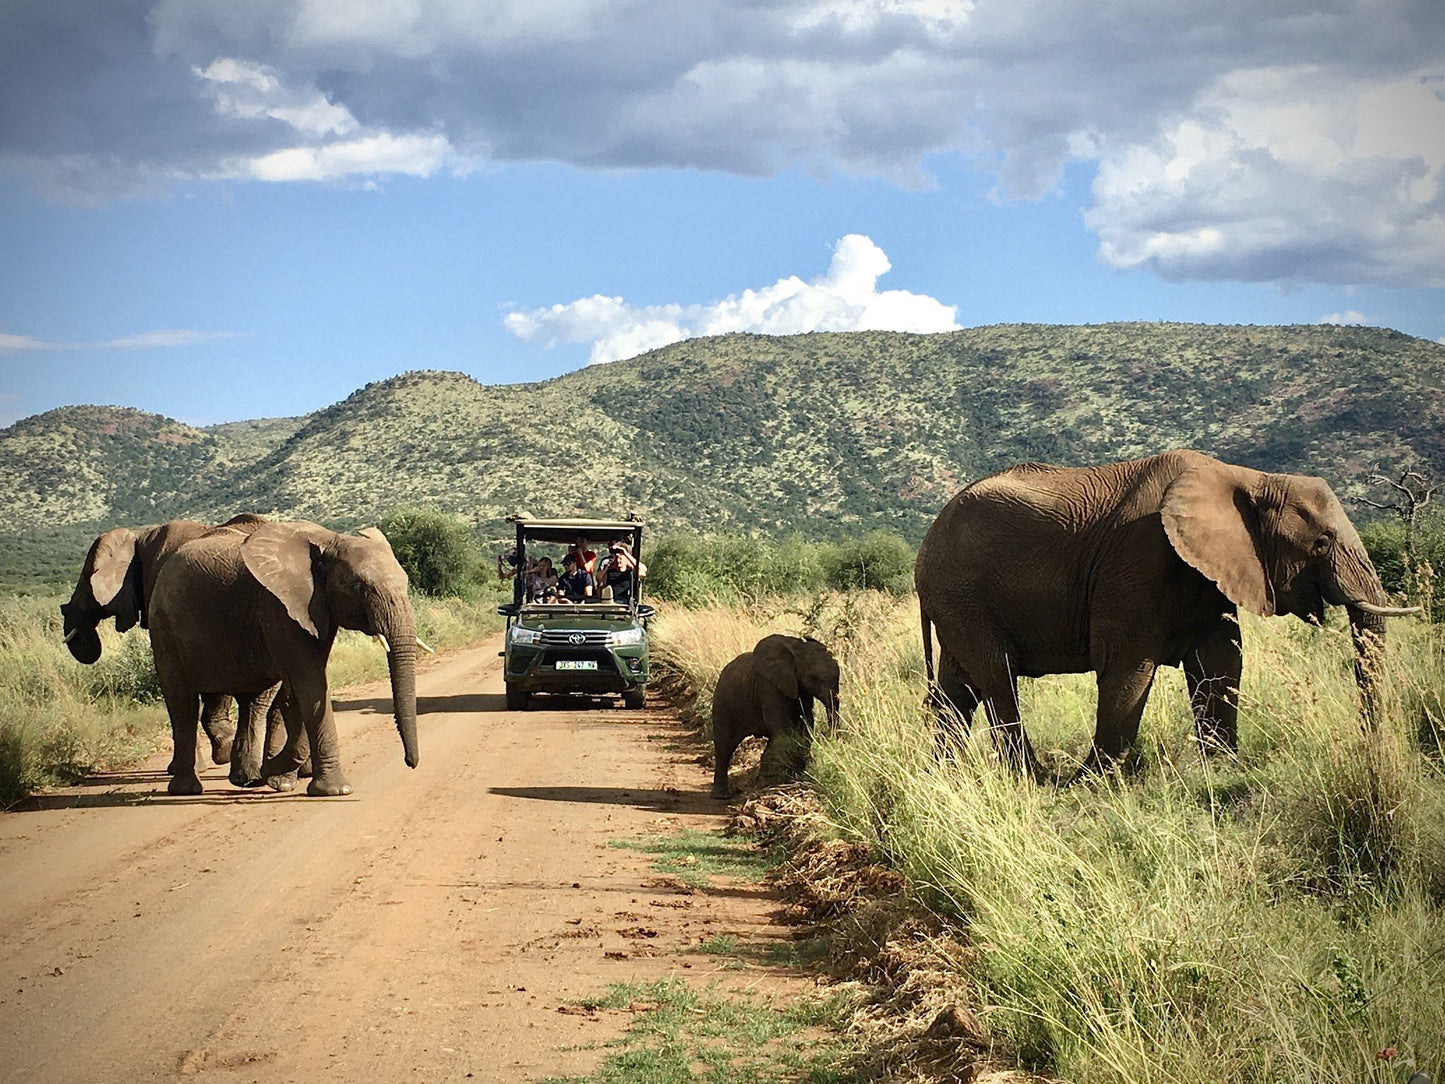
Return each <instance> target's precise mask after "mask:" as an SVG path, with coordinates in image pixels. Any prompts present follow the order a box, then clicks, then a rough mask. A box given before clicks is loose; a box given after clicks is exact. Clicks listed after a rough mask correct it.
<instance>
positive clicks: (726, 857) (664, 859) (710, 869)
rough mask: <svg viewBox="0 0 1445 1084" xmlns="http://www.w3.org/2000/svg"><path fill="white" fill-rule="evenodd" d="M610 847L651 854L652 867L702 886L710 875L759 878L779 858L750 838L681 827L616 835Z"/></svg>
mask: <svg viewBox="0 0 1445 1084" xmlns="http://www.w3.org/2000/svg"><path fill="white" fill-rule="evenodd" d="M608 846H610V847H617V848H619V849H622V850H628V851H639V852H641V853H642V854H647V855H651V856H652V868H653V869H655V870H657V871H658V872H659V873H666V874H668V875H669V876H672V877H676V878H677V879H678V880H679V881H682V882H683V883H684V884H688V885H692V886H693V887H694V888H702V887H704V886H706V885H707V884H709V883H710V882H709V878H711V877H739V878H746V879H748V880H757V879H759V878H761V877H762V876H763V875H764V874H765V873H767V872H768V870H769V869H771V868H772V867H773V866H775V865H776V864H777V862H778V859H779V857H780V856H779V855H778V854H777V853H775V852H772V851H764V850H760V849H759V848H758V847H757V845H756V844H755V843H753V842H752V841H751V840H747V839H729V838H727V837H726V836H721V835H718V834H716V833H714V832H699V831H697V830H696V829H691V828H685V829H683V830H682V831H679V832H674V833H669V834H667V835H660V836H648V837H646V838H644V839H614V840H612V841H610V842H609V843H608Z"/></svg>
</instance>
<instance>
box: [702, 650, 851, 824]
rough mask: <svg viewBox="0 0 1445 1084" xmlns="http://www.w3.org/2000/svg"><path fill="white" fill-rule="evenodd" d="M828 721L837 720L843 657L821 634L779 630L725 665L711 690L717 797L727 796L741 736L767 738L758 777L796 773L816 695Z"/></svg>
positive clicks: (809, 737)
mask: <svg viewBox="0 0 1445 1084" xmlns="http://www.w3.org/2000/svg"><path fill="white" fill-rule="evenodd" d="M815 700H821V701H822V702H823V710H824V711H825V712H826V713H827V720H828V726H829V728H830V729H831V728H832V727H833V726H835V725H836V724H837V721H838V662H837V660H836V659H834V658H833V655H832V653H831V652H829V650H828V649H827V648H826V647H824V646H823V645H822V644H821V643H819V642H818V641H817V640H814V639H811V638H802V637H798V636H783V635H779V634H774V635H772V636H764V637H763V638H762V639H761V640H759V641H758V642H757V645H756V646H755V647H754V648H753V649H752V650H751V651H747V652H744V653H743V654H741V655H739V656H738V657H737V658H735V659H733V661H732V662H730V663H728V664H727V665H726V666H724V667H723V670H722V673H721V674H719V675H718V679H717V686H716V687H715V688H714V690H713V696H712V740H713V756H714V760H713V784H712V796H713V797H714V798H726V797H728V794H729V791H728V768H729V766H730V765H731V764H732V760H733V753H735V752H736V751H737V747H738V746H739V745H741V744H742V741H743V739H744V738H749V737H760V738H767V739H768V745H767V748H766V749H764V750H763V759H762V762H761V763H760V764H759V765H758V779H759V781H761V782H777V781H778V780H780V779H783V778H785V777H788V776H791V775H796V774H797V773H798V772H800V771H802V769H803V766H804V765H805V764H806V763H807V759H808V751H809V749H810V747H811V744H812V736H813V702H814V701H815Z"/></svg>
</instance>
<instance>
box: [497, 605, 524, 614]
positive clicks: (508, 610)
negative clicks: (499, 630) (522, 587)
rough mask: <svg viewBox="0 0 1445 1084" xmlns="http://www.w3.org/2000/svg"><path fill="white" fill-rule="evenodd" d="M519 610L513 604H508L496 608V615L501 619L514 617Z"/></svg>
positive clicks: (518, 607)
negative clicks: (501, 617)
mask: <svg viewBox="0 0 1445 1084" xmlns="http://www.w3.org/2000/svg"><path fill="white" fill-rule="evenodd" d="M519 609H521V607H520V606H518V605H517V603H515V602H508V603H505V604H504V605H501V606H498V607H497V613H499V614H500V615H501V616H503V617H516V616H517V611H518V610H519Z"/></svg>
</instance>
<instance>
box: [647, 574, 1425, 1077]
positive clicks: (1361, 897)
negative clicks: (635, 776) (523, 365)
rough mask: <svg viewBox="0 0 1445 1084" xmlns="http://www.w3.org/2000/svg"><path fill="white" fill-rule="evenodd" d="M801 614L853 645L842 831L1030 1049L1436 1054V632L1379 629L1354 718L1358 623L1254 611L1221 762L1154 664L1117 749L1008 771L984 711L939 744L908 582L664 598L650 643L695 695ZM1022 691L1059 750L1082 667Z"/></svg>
mask: <svg viewBox="0 0 1445 1084" xmlns="http://www.w3.org/2000/svg"><path fill="white" fill-rule="evenodd" d="M805 629H810V630H811V631H813V632H814V633H815V634H818V635H820V636H821V637H822V638H824V639H825V640H829V641H830V642H831V643H832V645H833V646H834V648H835V651H836V653H837V654H839V656H840V659H841V660H842V662H843V667H844V679H843V692H842V696H843V726H842V728H841V733H840V734H839V735H837V736H836V737H832V738H828V737H822V738H820V740H819V741H818V742H817V743H816V745H815V751H814V758H813V763H812V769H811V772H812V777H813V780H814V783H815V786H816V788H817V790H818V791H819V794H820V796H821V798H822V801H823V803H824V806H825V808H826V810H827V812H828V815H829V817H830V819H831V821H832V824H833V825H834V829H835V830H836V831H837V832H838V833H839V834H840V835H842V836H845V837H847V838H850V839H855V840H861V841H864V842H866V843H868V844H869V845H870V846H871V847H872V848H873V849H874V850H875V852H876V853H878V854H879V855H880V856H882V857H883V858H885V859H886V860H887V861H889V862H890V863H891V864H892V865H893V866H895V867H896V868H897V869H899V870H900V871H901V872H903V873H904V874H906V876H907V877H908V879H909V881H910V883H911V884H912V885H913V887H914V891H915V892H916V893H917V895H918V897H919V899H920V901H922V902H923V903H926V904H927V905H929V906H931V907H933V908H935V909H936V910H938V911H940V912H942V913H944V914H946V915H948V916H951V918H952V919H953V920H954V921H955V922H956V923H957V924H958V927H959V929H960V931H961V934H962V936H964V937H965V938H966V939H967V941H968V943H969V945H970V946H971V949H972V951H971V954H970V956H971V961H972V962H971V964H970V965H969V968H968V972H967V974H966V975H963V976H959V981H960V982H962V983H964V984H966V985H967V986H968V987H969V988H970V989H971V990H972V991H973V994H974V999H975V1002H976V1004H977V1005H978V1006H979V1007H980V1009H981V1013H982V1016H983V1018H984V1019H985V1021H986V1023H987V1026H988V1028H989V1030H990V1032H991V1034H992V1035H993V1036H994V1038H995V1039H996V1040H998V1041H999V1042H1000V1043H1002V1044H1003V1045H1004V1047H1005V1048H1006V1049H1008V1050H1011V1051H1013V1054H1014V1056H1015V1057H1016V1058H1017V1060H1018V1062H1019V1063H1020V1064H1021V1065H1023V1066H1025V1067H1028V1068H1031V1069H1034V1070H1036V1071H1040V1072H1043V1073H1047V1074H1050V1075H1054V1076H1057V1077H1060V1078H1063V1079H1066V1080H1071V1081H1079V1082H1088V1084H1094V1082H1110V1084H1116V1082H1117V1084H1122V1082H1129V1084H1139V1082H1144V1081H1148V1082H1170V1084H1176V1082H1177V1084H1196V1082H1197V1084H1204V1082H1206V1081H1207V1082H1209V1084H1217V1082H1219V1081H1281V1082H1283V1081H1291V1082H1293V1081H1394V1080H1399V1081H1403V1080H1404V1079H1405V1078H1406V1077H1408V1076H1409V1075H1410V1072H1412V1071H1414V1070H1416V1069H1425V1070H1426V1071H1429V1072H1431V1073H1434V1074H1437V1076H1436V1079H1438V1078H1439V1077H1438V1074H1439V1072H1440V1070H1441V1067H1442V1066H1441V1059H1442V1058H1445V1012H1442V1010H1441V1005H1442V1001H1445V999H1442V994H1441V991H1442V990H1445V921H1442V917H1445V916H1442V905H1445V777H1442V767H1441V750H1440V743H1439V734H1440V733H1441V720H1442V718H1445V712H1442V704H1441V690H1442V689H1445V641H1442V637H1441V635H1440V630H1438V629H1434V630H1432V629H1431V628H1430V627H1429V626H1427V625H1424V624H1423V623H1419V622H1407V623H1399V624H1396V625H1395V626H1394V627H1393V630H1392V631H1393V633H1394V635H1393V637H1392V639H1391V642H1390V646H1389V650H1388V656H1387V659H1386V662H1385V684H1386V686H1387V687H1388V688H1389V689H1390V690H1391V692H1390V696H1389V697H1388V704H1387V708H1386V711H1385V712H1384V716H1383V718H1382V721H1381V723H1380V725H1379V727H1378V728H1376V729H1375V730H1374V731H1372V732H1366V731H1365V729H1364V728H1362V726H1361V724H1360V720H1359V717H1358V714H1357V708H1356V694H1355V690H1354V683H1353V660H1352V657H1351V653H1350V650H1351V649H1350V645H1349V633H1348V630H1347V629H1345V628H1344V627H1342V626H1337V625H1331V626H1329V627H1326V628H1323V629H1316V628H1310V627H1307V626H1304V625H1302V624H1300V623H1299V622H1293V621H1284V620H1278V619H1277V620H1269V621H1264V620H1247V621H1246V625H1245V629H1244V635H1245V656H1246V671H1245V675H1244V679H1243V682H1242V685H1243V689H1242V694H1243V695H1242V700H1243V704H1242V711H1241V721H1240V736H1241V749H1240V755H1239V757H1238V758H1237V760H1234V759H1231V760H1213V761H1210V762H1205V761H1203V760H1202V759H1201V758H1200V756H1199V754H1198V752H1197V750H1196V747H1195V743H1194V738H1193V725H1192V720H1191V718H1190V714H1189V710H1188V705H1187V701H1186V698H1185V695H1184V690H1183V681H1182V678H1181V677H1180V675H1178V673H1177V672H1175V671H1167V672H1165V673H1164V675H1162V678H1163V679H1162V680H1161V681H1160V682H1159V683H1157V684H1156V687H1155V690H1154V693H1153V696H1152V697H1151V699H1150V703H1149V708H1148V711H1147V714H1146V717H1145V721H1144V724H1143V727H1142V730H1141V738H1140V742H1139V743H1138V747H1137V755H1136V756H1135V758H1134V760H1133V764H1132V766H1131V770H1130V771H1129V772H1128V773H1120V774H1118V775H1110V776H1106V777H1103V778H1100V779H1097V780H1093V781H1090V782H1086V783H1081V784H1077V785H1074V786H1071V787H1066V788H1057V787H1038V786H1035V785H1033V784H1031V783H1027V782H1024V781H1022V780H1020V779H1018V778H1015V777H1014V776H1012V775H1010V774H1009V773H1007V772H1006V771H1004V770H1002V769H1001V768H1000V766H999V764H998V762H997V758H996V757H995V755H994V753H993V750H992V748H991V746H990V743H989V741H988V738H987V736H986V734H985V733H984V730H985V728H984V727H982V726H978V727H975V728H974V732H973V734H972V735H971V736H970V737H969V739H968V740H966V741H965V742H964V743H963V745H962V747H961V748H958V749H957V750H956V752H955V755H953V756H952V757H949V758H945V759H943V760H940V759H938V758H937V757H936V756H935V754H934V747H935V742H934V727H933V722H932V719H931V718H930V716H929V715H928V713H927V712H925V711H924V710H923V706H922V701H923V693H924V682H923V676H922V658H921V649H920V647H919V645H918V634H917V618H916V604H915V603H912V602H909V601H904V602H893V601H890V600H888V599H885V598H883V597H881V596H876V595H875V596H872V597H869V598H866V599H863V598H858V597H853V598H840V599H838V600H836V601H835V602H834V603H833V604H832V605H831V606H824V607H819V606H817V605H816V604H814V605H812V606H811V607H810V608H809V609H807V610H805V609H804V608H802V607H795V608H793V610H792V612H787V608H786V607H781V606H780V607H777V608H776V609H774V610H772V611H765V610H756V609H755V610H753V611H751V612H743V611H730V610H726V609H713V610H703V611H695V612H690V613H676V612H668V613H666V614H665V615H664V618H663V620H662V621H661V622H660V623H659V625H658V629H657V632H658V636H657V641H658V645H659V650H660V652H661V653H662V654H663V655H664V656H665V657H666V658H667V659H668V663H667V665H669V666H673V667H676V668H678V669H679V670H680V671H683V672H685V673H686V674H687V675H688V676H689V677H690V679H691V680H693V681H695V682H696V683H698V684H699V685H700V686H702V687H703V692H702V695H701V697H700V700H699V706H700V707H702V706H705V705H706V702H707V689H708V682H709V681H710V680H711V679H714V678H715V676H716V674H717V672H718V671H719V670H720V669H721V667H722V666H723V665H724V664H725V663H726V662H727V660H728V659H729V658H731V657H732V655H733V654H734V653H736V652H737V651H738V650H746V649H747V648H748V647H751V645H752V643H753V642H755V641H756V640H757V638H758V637H759V636H761V635H762V634H763V633H764V632H765V631H778V630H782V631H794V632H798V631H805ZM1020 699H1021V703H1022V707H1023V712H1024V717H1025V719H1026V721H1027V723H1028V725H1029V728H1030V732H1031V735H1032V736H1033V738H1034V741H1035V744H1036V746H1038V747H1039V748H1040V750H1041V751H1042V752H1044V753H1045V755H1046V756H1047V757H1048V758H1049V759H1050V761H1051V763H1052V764H1053V766H1054V767H1055V768H1056V769H1058V770H1059V771H1060V772H1061V773H1065V772H1067V770H1068V769H1071V768H1072V766H1073V765H1075V764H1077V763H1078V761H1079V760H1080V759H1081V758H1082V755H1083V753H1084V751H1085V750H1086V748H1087V746H1088V742H1089V740H1090V737H1091V735H1092V730H1093V712H1094V693H1093V684H1092V677H1091V676H1089V675H1076V676H1061V677H1052V678H1046V679H1040V680H1038V681H1025V682H1023V683H1021V689H1020ZM704 714H705V713H704Z"/></svg>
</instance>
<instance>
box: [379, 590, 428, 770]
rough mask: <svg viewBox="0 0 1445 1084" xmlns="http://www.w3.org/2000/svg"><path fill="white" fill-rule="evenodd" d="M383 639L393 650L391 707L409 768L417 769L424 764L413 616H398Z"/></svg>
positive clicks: (383, 630) (388, 655)
mask: <svg viewBox="0 0 1445 1084" xmlns="http://www.w3.org/2000/svg"><path fill="white" fill-rule="evenodd" d="M381 635H382V636H384V637H385V638H386V641H387V645H388V647H389V650H388V651H387V653H386V663H387V668H388V670H390V672H391V707H392V711H393V712H394V713H395V715H396V729H397V733H399V734H400V735H401V747H402V751H403V753H404V755H405V758H406V766H407V767H408V768H415V767H416V766H417V764H419V763H420V762H421V753H420V751H419V750H418V749H417V742H416V624H415V622H414V621H413V620H412V618H411V617H410V614H406V615H404V616H403V615H398V616H397V617H395V618H393V619H392V620H391V621H390V622H384V623H383V624H382V627H381Z"/></svg>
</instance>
